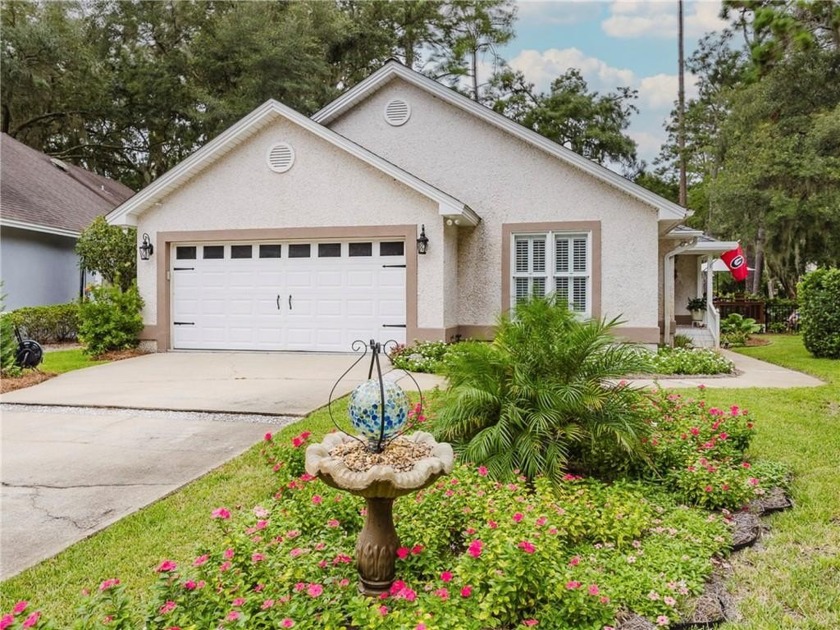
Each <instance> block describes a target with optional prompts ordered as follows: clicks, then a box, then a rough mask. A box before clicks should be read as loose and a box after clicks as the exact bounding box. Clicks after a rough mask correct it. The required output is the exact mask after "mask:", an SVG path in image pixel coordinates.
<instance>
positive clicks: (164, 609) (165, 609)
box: [159, 599, 177, 615]
mask: <svg viewBox="0 0 840 630" xmlns="http://www.w3.org/2000/svg"><path fill="white" fill-rule="evenodd" d="M175 606H177V604H176V603H175V602H173V601H172V600H171V599H170V600H168V601H167V602H166V603H165V604H164V605H163V606H161V607H160V609H159V610H160V614H161V615H166V614H167V613H171V612H172V611H173V610H175Z"/></svg>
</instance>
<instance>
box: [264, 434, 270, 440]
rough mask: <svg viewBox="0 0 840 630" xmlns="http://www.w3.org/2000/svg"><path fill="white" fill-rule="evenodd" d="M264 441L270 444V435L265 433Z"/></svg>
mask: <svg viewBox="0 0 840 630" xmlns="http://www.w3.org/2000/svg"><path fill="white" fill-rule="evenodd" d="M264 439H265V441H266V442H271V433H266V434H265V438H264Z"/></svg>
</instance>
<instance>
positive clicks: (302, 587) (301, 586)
mask: <svg viewBox="0 0 840 630" xmlns="http://www.w3.org/2000/svg"><path fill="white" fill-rule="evenodd" d="M305 589H306V584H304V583H303V582H298V583H297V584H295V592H296V593H300V592H301V591H303V590H305Z"/></svg>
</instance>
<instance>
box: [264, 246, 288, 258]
mask: <svg viewBox="0 0 840 630" xmlns="http://www.w3.org/2000/svg"><path fill="white" fill-rule="evenodd" d="M282 252H283V247H282V245H279V244H278V245H260V258H280V256H281V254H282Z"/></svg>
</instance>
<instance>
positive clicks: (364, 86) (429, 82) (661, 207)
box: [312, 60, 691, 225]
mask: <svg viewBox="0 0 840 630" xmlns="http://www.w3.org/2000/svg"><path fill="white" fill-rule="evenodd" d="M395 78H400V79H402V80H404V81H406V82H408V83H409V84H411V85H413V86H415V87H418V88H420V89H421V90H425V91H426V92H429V93H431V94H432V95H433V96H435V97H437V98H439V99H441V100H442V101H445V102H447V103H449V104H451V105H454V106H455V107H458V108H459V109H462V110H464V111H466V112H468V113H470V114H472V115H474V116H476V117H477V118H479V119H481V120H483V121H485V122H487V123H489V124H491V125H493V126H494V127H497V128H499V129H502V130H503V131H506V132H507V133H509V134H511V135H512V136H515V137H516V138H519V139H520V140H523V141H525V142H527V143H528V144H530V145H532V146H535V147H537V148H538V149H541V150H542V151H545V152H546V153H548V154H549V155H552V156H554V157H556V158H559V159H560V160H562V161H564V162H566V163H567V164H569V165H571V166H573V167H575V168H578V169H580V170H581V171H583V172H584V173H587V174H589V175H592V176H593V177H595V178H597V179H599V180H601V181H602V182H605V183H607V184H609V185H610V186H613V187H614V188H617V189H619V190H621V191H623V192H625V193H627V194H628V195H630V196H632V197H635V198H636V199H638V200H639V201H642V202H643V203H645V204H647V205H649V206H652V207H653V208H655V209H656V210H657V211H658V213H659V215H658V216H659V220H660V221H665V222H668V223H669V225H670V224H675V223H678V222H680V221H683V220H684V219H685V218H686V217H687V216H689V215H690V214H691V212H690V211H688V210H686V209H685V208H683V207H682V206H679V205H677V204H675V203H673V202H671V201H668V200H667V199H665V198H663V197H660V196H659V195H657V194H656V193H653V192H651V191H649V190H648V189H646V188H644V187H643V186H639V185H638V184H635V183H633V182H631V181H630V180H628V179H625V178H624V177H622V176H621V175H618V174H617V173H614V172H613V171H611V170H610V169H608V168H606V167H604V166H601V165H600V164H597V163H596V162H593V161H592V160H589V159H587V158H585V157H583V156H582V155H579V154H577V153H575V152H574V151H572V150H571V149H568V148H566V147H564V146H562V145H560V144H557V143H556V142H554V141H552V140H549V139H548V138H546V137H545V136H541V135H540V134H538V133H537V132H535V131H533V130H531V129H528V128H527V127H523V126H522V125H520V124H519V123H516V122H514V121H512V120H510V119H509V118H506V117H505V116H502V115H501V114H499V113H497V112H494V111H493V110H492V109H490V108H488V107H485V106H484V105H481V104H480V103H477V102H475V101H473V100H472V99H469V98H467V97H466V96H464V95H463V94H459V93H458V92H456V91H455V90H452V89H450V88H448V87H446V86H445V85H443V84H441V83H438V82H437V81H435V80H434V79H430V78H429V77H427V76H425V75H422V74H420V73H419V72H415V71H414V70H411V69H410V68H407V67H406V66H404V65H403V64H401V63H400V62H399V61H395V60H390V61H388V62H387V63H386V64H385V65H384V66H383V67H382V68H380V69H379V70H377V71H376V72H374V73H373V74H372V75H370V76H369V77H368V78H367V79H365V80H364V81H362V82H361V83H358V84H357V85H356V86H354V87H352V88H351V89H349V90H348V91H347V92H345V93H344V94H342V95H341V96H339V97H338V98H337V99H336V100H334V101H333V102H332V103H330V104H329V105H327V106H326V107H324V108H323V109H321V110H320V111H318V112H316V113H315V115H313V116H312V119H313V120H314V121H316V122H318V123H320V124H322V125H328V124H329V123H331V122H332V121H334V120H335V119H337V118H338V117H339V116H341V115H342V114H344V113H345V112H346V111H348V110H349V109H351V108H352V107H354V106H355V105H356V104H358V103H359V102H361V101H363V100H365V99H366V98H367V97H368V96H370V95H371V94H373V93H374V92H376V91H377V90H379V89H380V88H382V87H383V86H385V85H386V84H387V83H389V82H390V81H392V80H393V79H395Z"/></svg>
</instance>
